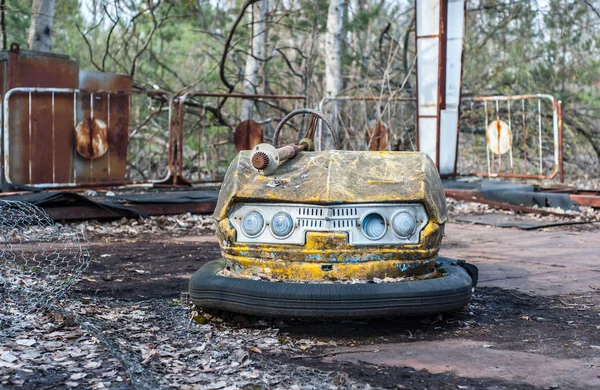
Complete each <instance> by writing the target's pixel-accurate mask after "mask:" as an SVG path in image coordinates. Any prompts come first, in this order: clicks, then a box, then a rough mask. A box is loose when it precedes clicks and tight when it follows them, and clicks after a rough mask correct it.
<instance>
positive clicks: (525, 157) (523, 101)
mask: <svg viewBox="0 0 600 390" xmlns="http://www.w3.org/2000/svg"><path fill="white" fill-rule="evenodd" d="M521 103H522V107H521V110H522V111H521V112H522V113H523V160H524V163H525V174H527V172H528V171H529V170H528V169H527V125H526V123H525V121H526V120H527V114H526V112H525V99H521Z"/></svg>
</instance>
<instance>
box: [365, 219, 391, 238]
mask: <svg viewBox="0 0 600 390" xmlns="http://www.w3.org/2000/svg"><path fill="white" fill-rule="evenodd" d="M361 226H362V231H363V233H364V235H365V236H367V238H369V239H371V240H378V239H380V238H381V237H383V236H384V235H385V231H386V230H387V223H386V221H385V218H384V217H383V216H382V215H381V214H379V213H369V214H367V215H365V216H364V217H363V219H362V222H361Z"/></svg>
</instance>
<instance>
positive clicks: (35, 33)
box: [28, 0, 54, 51]
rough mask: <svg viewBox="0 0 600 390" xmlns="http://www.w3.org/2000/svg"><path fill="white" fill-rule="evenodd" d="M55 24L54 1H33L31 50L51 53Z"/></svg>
mask: <svg viewBox="0 0 600 390" xmlns="http://www.w3.org/2000/svg"><path fill="white" fill-rule="evenodd" d="M53 23H54V0H33V5H32V6H31V24H30V25H29V39H28V43H29V49H30V50H37V51H50V48H51V40H52V25H53Z"/></svg>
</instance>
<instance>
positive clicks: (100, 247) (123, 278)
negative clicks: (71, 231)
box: [74, 241, 220, 300]
mask: <svg viewBox="0 0 600 390" xmlns="http://www.w3.org/2000/svg"><path fill="white" fill-rule="evenodd" d="M92 255H93V261H92V264H91V265H90V267H89V268H88V270H87V272H86V275H85V279H83V280H82V281H81V282H80V283H79V284H77V285H76V286H75V288H74V292H78V293H82V294H83V293H84V294H88V295H91V296H104V297H118V298H119V299H127V300H143V299H151V298H152V299H155V298H177V297H179V296H180V295H181V293H182V292H186V291H187V288H188V287H187V286H188V282H189V279H190V277H191V276H192V274H193V273H194V272H196V270H198V269H199V268H200V267H202V265H204V264H205V263H206V262H208V261H211V260H214V259H216V258H218V257H219V256H220V249H219V246H218V245H215V244H213V243H185V242H184V243H179V242H168V241H162V242H160V241H159V242H150V241H142V242H119V243H100V244H96V245H94V246H93V248H92Z"/></svg>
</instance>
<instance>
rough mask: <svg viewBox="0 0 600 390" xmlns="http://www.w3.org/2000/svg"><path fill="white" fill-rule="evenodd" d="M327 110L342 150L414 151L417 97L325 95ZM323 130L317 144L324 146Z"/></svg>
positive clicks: (322, 104) (323, 106)
mask: <svg viewBox="0 0 600 390" xmlns="http://www.w3.org/2000/svg"><path fill="white" fill-rule="evenodd" d="M319 111H321V112H324V113H326V114H327V115H328V116H329V118H331V119H330V121H331V123H332V125H333V127H334V129H335V130H336V131H337V133H338V135H339V138H340V143H341V148H342V149H345V150H416V149H417V145H416V140H415V112H416V99H415V98H413V97H400V96H338V97H335V98H333V97H331V98H324V99H323V100H321V102H320V103H319ZM324 131H325V130H324V129H323V127H322V125H320V127H319V132H318V137H317V138H318V139H317V142H316V143H317V144H318V145H321V147H322V148H323V147H324Z"/></svg>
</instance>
